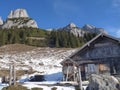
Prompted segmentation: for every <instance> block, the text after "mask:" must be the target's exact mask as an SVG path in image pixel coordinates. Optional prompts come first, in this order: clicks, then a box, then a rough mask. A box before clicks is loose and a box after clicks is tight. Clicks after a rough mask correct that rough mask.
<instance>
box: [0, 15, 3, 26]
mask: <svg viewBox="0 0 120 90" xmlns="http://www.w3.org/2000/svg"><path fill="white" fill-rule="evenodd" d="M1 25H3V20H2V18H1V17H0V26H1Z"/></svg>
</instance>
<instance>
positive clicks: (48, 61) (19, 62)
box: [0, 46, 76, 74]
mask: <svg viewBox="0 0 120 90" xmlns="http://www.w3.org/2000/svg"><path fill="white" fill-rule="evenodd" d="M1 48H2V49H4V51H3V52H2V53H1V52H0V68H7V69H8V68H9V65H10V63H15V64H16V69H17V70H29V69H33V70H34V71H38V72H41V73H44V74H51V73H53V72H55V73H56V72H61V65H60V62H61V61H62V60H64V59H65V58H66V57H68V56H69V55H71V54H72V53H73V52H75V51H76V49H66V48H61V49H60V48H49V47H47V48H40V47H39V48H34V49H32V50H31V49H30V50H26V51H24V52H19V51H15V50H13V51H12V50H11V51H8V50H7V48H9V46H4V47H1ZM1 48H0V49H1ZM13 49H14V48H13Z"/></svg>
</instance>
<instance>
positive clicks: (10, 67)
mask: <svg viewBox="0 0 120 90" xmlns="http://www.w3.org/2000/svg"><path fill="white" fill-rule="evenodd" d="M11 84H12V65H10V66H9V86H10V85H11Z"/></svg>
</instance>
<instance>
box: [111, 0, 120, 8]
mask: <svg viewBox="0 0 120 90" xmlns="http://www.w3.org/2000/svg"><path fill="white" fill-rule="evenodd" d="M112 5H113V7H115V8H118V7H119V8H120V0H113V2H112Z"/></svg>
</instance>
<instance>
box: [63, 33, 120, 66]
mask: <svg viewBox="0 0 120 90" xmlns="http://www.w3.org/2000/svg"><path fill="white" fill-rule="evenodd" d="M101 37H105V38H108V39H111V40H113V41H115V42H117V43H118V44H119V43H120V39H118V38H115V37H113V36H110V35H108V34H104V33H100V34H98V35H97V36H96V37H94V38H93V39H92V40H90V41H89V42H87V43H86V44H84V45H83V46H82V47H80V48H78V50H77V51H76V52H75V53H73V54H72V55H70V56H69V57H68V58H67V59H65V60H63V61H62V62H61V64H62V63H64V62H65V61H66V60H68V59H69V60H70V61H72V60H71V58H72V57H73V56H75V55H76V54H77V53H79V52H81V51H82V50H83V49H85V48H87V47H88V46H90V45H91V44H92V43H93V42H94V41H96V40H97V39H98V38H101Z"/></svg>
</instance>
